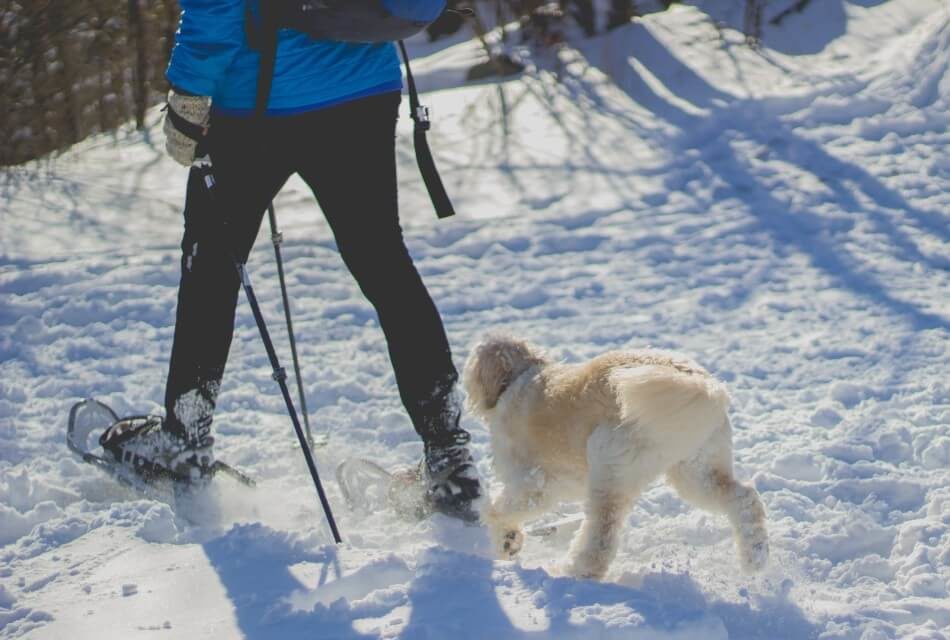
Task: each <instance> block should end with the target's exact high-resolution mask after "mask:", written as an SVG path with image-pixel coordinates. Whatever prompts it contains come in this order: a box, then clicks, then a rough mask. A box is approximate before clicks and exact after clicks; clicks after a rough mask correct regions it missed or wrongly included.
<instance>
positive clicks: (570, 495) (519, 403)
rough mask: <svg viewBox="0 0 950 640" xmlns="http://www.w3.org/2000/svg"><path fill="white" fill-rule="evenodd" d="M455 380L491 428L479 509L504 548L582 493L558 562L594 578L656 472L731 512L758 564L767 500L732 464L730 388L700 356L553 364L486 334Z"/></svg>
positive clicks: (617, 356) (744, 560)
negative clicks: (489, 482) (489, 484)
mask: <svg viewBox="0 0 950 640" xmlns="http://www.w3.org/2000/svg"><path fill="white" fill-rule="evenodd" d="M464 386H465V390H466V392H467V393H468V401H469V405H470V407H471V409H472V411H473V412H474V413H476V414H477V415H478V416H480V417H481V418H483V419H484V420H485V421H486V422H487V424H488V425H489V429H490V431H491V444H492V449H493V454H494V469H495V473H496V477H497V479H498V480H499V481H500V482H501V484H502V486H503V489H502V491H501V494H500V495H498V496H496V497H495V498H494V499H493V500H492V502H491V505H490V506H489V507H488V508H487V509H486V511H485V513H484V516H483V518H484V520H485V522H486V524H487V525H488V527H489V529H490V531H491V535H492V539H493V542H494V543H495V545H496V546H497V550H498V552H499V553H500V554H501V555H502V557H505V558H511V557H514V555H515V554H517V553H518V551H520V549H521V545H522V543H523V541H524V535H523V532H522V525H523V524H524V523H525V522H527V521H529V520H532V519H534V518H537V517H538V516H540V515H541V514H543V513H544V512H545V511H548V510H549V509H551V508H553V507H554V506H556V505H557V503H558V502H559V501H562V500H584V501H585V520H584V523H583V526H582V527H581V529H580V531H579V532H578V534H577V536H576V537H575V539H574V542H573V543H572V546H571V553H570V558H569V561H568V565H567V567H566V570H567V572H568V573H570V574H571V575H575V576H581V577H589V578H597V579H600V578H603V576H604V575H605V574H606V572H607V569H608V567H609V565H610V563H611V561H612V560H613V558H614V556H615V555H616V552H617V544H618V540H619V534H620V530H621V527H622V526H623V523H624V520H625V519H626V517H627V514H628V513H629V512H630V510H631V509H632V507H633V504H634V501H635V500H636V499H637V498H638V496H639V495H640V494H641V493H642V492H643V491H644V489H646V487H647V485H649V484H650V483H651V482H652V481H653V480H654V479H656V478H657V477H658V476H660V475H661V474H663V473H666V477H667V480H668V481H669V482H670V484H671V485H672V486H673V487H674V488H675V489H676V490H677V492H679V494H680V496H682V497H683V499H685V500H686V501H687V502H690V503H691V504H694V505H696V506H698V507H702V508H704V509H708V510H710V511H714V512H718V513H723V514H725V515H726V516H727V517H728V518H729V522H730V523H731V524H732V528H733V530H734V532H735V540H736V544H737V547H738V553H739V560H740V563H741V565H742V568H743V569H744V570H746V571H757V570H760V569H762V568H763V567H764V566H765V563H766V561H767V560H768V539H767V535H766V530H765V510H764V509H763V507H762V502H761V501H760V500H759V495H758V493H756V491H755V489H753V488H752V487H751V486H749V485H745V484H740V483H739V482H737V481H736V480H735V478H734V477H733V473H732V428H731V426H730V423H729V417H728V415H727V413H726V411H727V409H728V406H729V396H728V393H727V391H726V389H725V387H724V386H723V385H722V384H721V383H720V382H718V381H717V380H716V379H714V378H713V377H712V376H711V375H710V374H709V373H708V372H707V371H705V370H704V369H702V368H701V367H699V366H698V365H696V364H694V363H692V362H689V361H686V360H683V359H679V358H677V357H675V356H673V355H671V354H669V353H664V352H660V351H613V352H609V353H606V354H604V355H602V356H599V357H597V358H594V359H593V360H591V361H590V362H586V363H581V364H562V363H556V362H552V361H551V360H549V359H548V358H547V357H546V356H545V354H544V353H542V352H541V351H539V350H538V349H536V348H535V347H533V346H531V345H529V344H528V343H526V342H524V341H522V340H518V339H515V338H512V337H508V336H497V335H496V336H489V337H488V338H486V339H485V340H483V341H482V342H481V343H479V344H478V345H476V346H475V348H474V349H473V350H472V353H471V356H470V357H469V359H468V362H467V363H466V366H465V372H464Z"/></svg>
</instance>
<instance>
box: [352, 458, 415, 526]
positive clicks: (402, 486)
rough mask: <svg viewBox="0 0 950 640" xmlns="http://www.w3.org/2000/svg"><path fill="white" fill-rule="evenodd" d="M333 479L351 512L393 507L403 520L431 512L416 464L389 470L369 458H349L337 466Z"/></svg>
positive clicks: (365, 511)
mask: <svg viewBox="0 0 950 640" xmlns="http://www.w3.org/2000/svg"><path fill="white" fill-rule="evenodd" d="M336 480H337V483H338V484H339V485H340V492H341V493H342V494H343V499H344V500H345V501H346V506H347V507H348V508H349V509H350V510H352V511H357V512H363V513H372V512H375V511H381V510H384V509H392V510H393V511H395V512H396V515H398V516H399V517H401V518H404V519H406V520H423V519H425V518H426V517H428V516H429V515H430V514H431V512H432V510H431V509H430V507H429V505H428V504H427V503H426V500H425V491H424V490H423V487H422V476H421V474H420V473H419V469H418V467H412V468H409V469H402V470H399V471H396V472H395V473H390V472H389V471H387V470H386V469H383V468H382V467H381V466H379V465H378V464H376V463H375V462H371V461H370V460H364V459H361V458H349V459H347V460H344V461H343V462H341V463H340V464H339V466H338V467H337V468H336Z"/></svg>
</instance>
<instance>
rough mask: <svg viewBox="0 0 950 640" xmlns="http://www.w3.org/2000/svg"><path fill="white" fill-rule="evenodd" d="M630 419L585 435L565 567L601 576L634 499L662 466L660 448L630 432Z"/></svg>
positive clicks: (583, 575)
mask: <svg viewBox="0 0 950 640" xmlns="http://www.w3.org/2000/svg"><path fill="white" fill-rule="evenodd" d="M631 428H633V427H632V426H631V425H620V426H618V427H608V426H601V427H598V428H597V429H595V430H594V432H593V433H592V434H591V436H590V438H589V439H588V441H587V464H588V474H589V475H588V488H587V499H586V504H585V519H584V524H583V525H582V526H581V529H580V531H579V532H578V533H577V535H576V536H575V538H574V540H573V542H572V543H571V552H570V560H569V563H568V565H567V567H566V571H567V573H569V574H570V575H573V576H576V577H581V578H594V579H598V580H599V579H601V578H603V577H604V575H605V574H606V573H607V569H608V568H609V566H610V563H611V561H612V560H613V559H614V557H615V556H616V555H617V548H618V546H619V543H620V532H621V530H622V528H623V524H624V520H625V519H626V516H627V514H628V513H629V512H630V509H631V507H632V506H633V503H634V501H635V500H636V499H637V498H638V497H639V496H640V494H641V493H642V492H643V490H644V489H646V487H647V486H648V485H649V484H650V482H652V481H653V480H654V479H655V478H656V477H657V476H658V475H659V474H660V473H661V472H662V471H663V467H662V466H660V465H661V464H662V462H661V460H662V458H663V455H662V452H661V451H659V450H658V449H657V447H655V446H652V445H650V444H648V443H647V442H645V441H640V440H638V439H637V438H636V437H635V436H632V435H631Z"/></svg>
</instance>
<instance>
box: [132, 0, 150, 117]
mask: <svg viewBox="0 0 950 640" xmlns="http://www.w3.org/2000/svg"><path fill="white" fill-rule="evenodd" d="M129 32H130V33H131V34H132V44H133V46H134V47H135V69H134V71H133V73H132V95H133V101H134V104H135V128H136V129H138V130H139V131H141V130H142V129H144V128H145V111H146V110H147V109H148V52H147V51H146V42H145V21H144V20H143V19H142V8H141V6H140V5H139V0H129Z"/></svg>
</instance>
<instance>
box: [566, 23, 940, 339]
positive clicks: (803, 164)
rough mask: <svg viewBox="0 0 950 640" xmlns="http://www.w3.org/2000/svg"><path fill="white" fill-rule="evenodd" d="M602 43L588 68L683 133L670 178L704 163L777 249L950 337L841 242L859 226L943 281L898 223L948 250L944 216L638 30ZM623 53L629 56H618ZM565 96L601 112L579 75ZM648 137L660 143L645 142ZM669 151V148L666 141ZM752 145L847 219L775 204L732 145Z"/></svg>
mask: <svg viewBox="0 0 950 640" xmlns="http://www.w3.org/2000/svg"><path fill="white" fill-rule="evenodd" d="M604 38H606V39H608V41H607V42H600V43H599V44H597V43H592V44H590V45H587V46H585V45H583V44H582V45H580V46H578V49H577V50H578V52H579V53H580V54H581V55H582V56H583V57H584V58H585V59H586V61H587V63H588V64H589V65H590V66H592V67H596V68H598V69H600V70H601V71H602V72H603V73H604V74H605V75H607V76H608V77H610V78H611V79H613V80H614V82H615V84H616V85H617V86H618V87H619V88H620V89H622V90H623V91H624V92H625V93H626V94H627V95H628V96H629V97H630V98H632V99H633V100H634V101H635V102H636V103H637V104H638V105H640V106H641V107H643V108H645V109H647V110H648V111H649V112H650V113H652V114H653V116H654V117H655V119H656V120H657V121H660V122H665V123H667V124H668V125H672V126H673V127H675V129H677V130H679V132H680V134H679V135H678V136H674V139H673V141H672V142H673V144H672V145H669V146H670V147H671V148H672V151H673V153H674V154H675V155H676V158H675V159H674V160H673V161H672V162H671V164H670V165H669V166H668V167H667V169H688V168H689V166H688V164H692V163H697V162H698V161H700V160H701V161H704V162H705V163H706V166H707V167H708V168H709V169H710V170H711V171H713V172H715V173H716V174H717V175H718V176H719V177H720V178H721V179H722V180H723V181H724V182H725V183H726V184H727V185H728V187H727V189H728V190H729V191H730V193H725V192H722V191H720V192H717V193H716V197H717V199H720V200H721V199H723V198H725V197H727V196H731V197H735V198H737V199H739V200H740V201H742V202H743V203H745V204H746V205H747V207H748V210H749V212H750V213H751V214H752V215H753V216H754V218H755V223H756V225H757V226H758V227H759V228H761V229H762V230H763V231H766V232H767V233H768V234H769V236H770V237H771V238H772V239H773V241H774V244H775V245H776V247H783V246H788V247H789V248H792V249H795V250H797V251H798V252H800V253H801V254H803V255H806V256H807V257H808V258H809V260H810V261H811V263H812V264H813V265H814V266H815V267H816V268H818V269H819V270H820V271H822V272H823V273H825V274H826V275H828V276H830V277H831V278H832V279H833V280H835V281H837V282H838V283H840V284H841V285H842V286H843V287H846V288H848V289H850V290H851V291H853V292H854V293H856V294H858V295H860V296H862V297H864V298H867V299H869V300H871V301H872V302H874V303H875V304H876V305H879V306H883V307H885V308H888V309H890V310H891V311H892V312H894V313H895V314H897V315H900V316H903V317H906V318H908V319H909V320H910V322H911V323H912V324H913V325H914V327H915V328H917V329H926V328H935V327H940V328H945V329H946V328H948V327H950V323H948V319H947V318H945V317H942V316H941V315H938V314H935V313H931V312H929V311H927V310H924V309H922V308H920V307H919V306H918V305H916V304H914V303H912V302H908V301H905V300H902V299H900V298H898V297H897V296H896V295H895V293H894V292H893V291H891V290H890V289H889V288H888V287H887V286H886V285H885V284H884V283H883V282H882V281H881V280H880V279H879V278H877V277H876V276H875V275H873V273H872V270H873V265H866V264H861V261H860V260H859V258H858V257H857V256H855V255H853V254H851V253H850V252H849V251H848V250H847V249H846V248H845V247H844V246H843V243H842V242H841V239H842V238H843V237H844V234H846V233H847V232H848V231H849V230H850V229H851V228H853V227H854V226H856V225H857V223H859V222H860V223H862V224H866V225H870V226H871V227H873V228H874V229H875V231H877V232H878V233H880V234H882V235H885V236H886V237H887V238H888V240H889V242H890V243H891V246H892V249H893V250H894V251H895V252H896V253H897V254H898V257H899V258H900V259H902V260H904V261H906V262H908V263H919V264H921V265H924V266H926V267H928V268H929V269H933V270H942V271H946V270H947V269H948V268H950V259H948V258H946V257H942V256H934V255H928V254H926V253H925V252H923V251H922V250H921V249H920V248H919V247H918V245H917V244H916V243H915V242H914V240H913V239H912V238H911V237H910V236H909V235H908V234H907V233H906V232H905V231H903V230H902V228H901V226H900V225H899V224H898V222H897V219H898V217H900V216H905V221H908V220H909V221H913V223H914V224H915V226H916V227H917V231H919V232H925V233H929V234H932V235H934V236H936V237H938V238H939V239H940V240H941V241H944V242H947V241H950V225H948V224H947V220H946V218H945V217H944V216H942V215H940V214H938V213H936V212H931V211H926V210H923V209H920V208H918V207H915V206H914V205H912V204H911V203H910V202H908V201H907V200H906V199H905V198H904V197H903V196H902V195H901V194H900V193H899V192H897V191H895V190H893V189H891V188H889V187H887V186H886V185H885V184H883V183H882V182H881V181H880V180H879V179H878V178H876V177H875V176H873V175H872V174H871V173H870V172H868V171H867V170H866V169H864V168H863V167H861V166H858V165H856V164H852V163H849V162H846V161H844V160H841V159H840V158H838V157H835V156H833V155H832V154H830V153H829V152H828V151H826V150H825V149H824V148H823V147H822V146H821V145H820V144H819V143H817V142H814V141H812V140H809V139H806V138H804V137H802V136H801V135H799V134H798V133H796V132H795V131H794V130H793V128H792V127H791V126H790V125H789V124H788V123H786V122H784V121H783V120H782V118H781V116H782V115H783V112H782V109H781V107H780V106H779V105H775V104H770V103H768V102H767V101H765V100H757V99H754V98H740V97H737V96H733V95H731V94H729V93H726V92H724V91H722V90H720V89H717V88H716V87H713V86H712V85H710V84H709V83H708V82H707V81H706V80H705V79H704V78H703V77H702V76H700V75H699V74H698V73H696V72H694V71H693V70H692V69H690V67H689V66H688V65H687V64H685V63H684V62H683V61H681V60H680V59H679V58H677V57H676V56H675V55H674V54H673V53H672V52H671V51H670V50H669V49H668V48H667V47H666V46H665V45H663V43H661V42H660V41H658V40H657V39H656V38H655V37H654V36H653V35H652V33H650V31H649V30H648V29H647V28H646V27H644V26H643V25H642V24H636V23H635V24H631V25H629V26H626V27H624V28H622V29H617V30H615V31H613V32H611V33H610V34H608V35H607V36H604ZM618 48H622V50H623V53H626V54H629V55H620V52H618ZM631 57H632V58H633V59H635V60H637V61H638V62H639V64H640V65H641V66H642V69H643V70H645V71H646V72H647V73H648V74H649V75H650V76H652V78H651V81H650V82H648V81H647V78H646V77H644V74H643V73H640V72H638V71H637V70H636V69H635V68H634V67H633V65H632V64H631V63H630V62H627V60H628V59H629V58H631ZM562 86H563V87H564V89H563V90H565V91H569V92H572V93H574V94H576V96H575V98H574V99H575V100H577V101H581V100H591V101H593V102H595V103H598V102H599V98H598V97H597V87H596V86H593V85H592V83H591V81H590V80H588V79H586V78H585V74H584V73H583V72H580V73H574V74H573V76H572V78H571V81H570V82H565V83H562ZM659 86H662V87H663V89H664V92H668V93H669V95H661V94H660V93H658V91H657V90H656V89H655V88H654V87H657V88H659ZM799 107H800V105H795V106H793V105H787V106H786V109H788V110H790V111H794V110H796V109H797V108H799ZM737 122H738V123H741V129H740V128H737V125H736V123H737ZM645 135H646V136H648V137H649V136H651V135H652V136H653V137H656V134H651V133H649V132H646V133H645ZM663 142H665V143H667V144H669V142H670V140H669V136H668V135H665V136H664V139H663ZM748 143H751V144H753V145H757V146H758V147H761V148H763V149H767V150H768V154H770V155H771V156H772V158H773V159H775V160H778V161H781V162H784V163H788V164H790V165H793V166H794V167H796V169H798V170H800V171H802V172H805V173H807V174H810V175H812V176H814V178H815V179H817V180H818V181H820V182H821V183H823V184H824V185H825V186H826V187H827V188H828V189H829V190H830V191H831V192H832V194H833V201H834V204H835V205H836V206H839V207H840V208H841V209H842V210H843V211H845V212H846V213H847V214H848V216H847V219H846V220H841V219H840V218H830V217H824V216H821V215H819V214H816V213H813V212H812V211H811V210H809V209H808V208H806V207H804V206H801V205H797V204H795V203H794V202H793V201H790V200H789V201H786V200H783V199H781V198H780V197H779V196H777V195H776V193H775V191H774V190H772V189H770V188H768V187H767V186H766V185H763V184H762V183H761V181H760V179H759V177H758V176H757V175H756V173H755V171H754V170H753V168H752V167H751V166H749V162H751V161H748V160H746V159H744V158H742V157H741V156H740V155H739V154H737V153H736V151H735V146H736V145H738V144H748ZM686 151H690V152H691V153H685V152H686ZM697 152H698V153H697ZM670 174H671V177H670V178H669V180H668V181H667V184H668V187H669V188H670V189H678V188H683V187H685V184H684V182H685V180H682V179H678V178H677V177H675V174H674V173H673V172H670Z"/></svg>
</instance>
